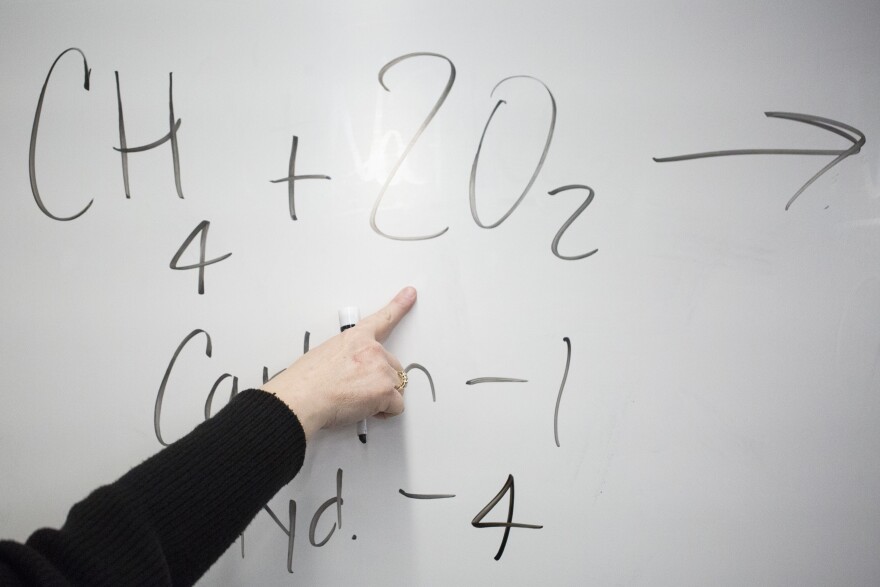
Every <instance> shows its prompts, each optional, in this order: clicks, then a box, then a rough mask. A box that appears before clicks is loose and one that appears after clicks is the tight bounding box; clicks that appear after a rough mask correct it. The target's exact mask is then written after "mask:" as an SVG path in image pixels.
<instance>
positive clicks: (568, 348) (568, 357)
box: [553, 336, 571, 446]
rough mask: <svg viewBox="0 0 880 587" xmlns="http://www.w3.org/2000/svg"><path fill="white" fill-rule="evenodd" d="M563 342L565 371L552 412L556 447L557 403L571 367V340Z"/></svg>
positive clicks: (560, 399)
mask: <svg viewBox="0 0 880 587" xmlns="http://www.w3.org/2000/svg"><path fill="white" fill-rule="evenodd" d="M562 340H563V342H565V348H566V353H565V371H564V372H563V373H562V383H560V384H559V393H558V394H556V409H555V410H553V438H554V439H555V440H556V446H559V402H560V401H562V390H563V389H565V380H566V379H568V367H569V365H571V340H570V339H569V338H568V337H567V336H565V337H563V338H562Z"/></svg>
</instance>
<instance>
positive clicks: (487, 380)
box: [464, 377, 529, 385]
mask: <svg viewBox="0 0 880 587" xmlns="http://www.w3.org/2000/svg"><path fill="white" fill-rule="evenodd" d="M528 382H529V380H528V379H514V378H513V377H477V378H476V379H468V380H467V381H465V382H464V384H465V385H477V384H478V383H528Z"/></svg>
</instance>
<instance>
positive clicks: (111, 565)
mask: <svg viewBox="0 0 880 587" xmlns="http://www.w3.org/2000/svg"><path fill="white" fill-rule="evenodd" d="M305 448H306V440H305V435H304V433H303V429H302V426H301V425H300V423H299V421H298V420H297V418H296V416H294V415H293V412H291V411H290V409H288V407H287V406H286V405H285V404H284V403H283V402H282V401H281V400H279V399H278V398H276V397H274V396H272V395H269V394H268V393H264V392H262V391H258V390H253V389H251V390H248V391H245V392H242V393H240V394H238V395H237V396H236V397H235V398H234V399H233V400H232V401H231V402H230V403H229V404H228V405H227V406H226V407H225V408H223V409H222V410H221V411H220V412H218V413H217V414H216V415H215V416H214V417H213V418H211V419H210V420H208V421H206V422H204V423H202V424H200V425H199V426H198V427H196V429H195V430H193V431H192V432H191V433H189V434H188V435H187V436H185V437H183V438H182V439H180V440H178V441H177V442H175V443H174V444H172V445H171V446H169V447H168V448H166V449H164V450H163V451H161V452H159V453H158V454H156V455H155V456H153V457H151V458H150V459H148V460H147V461H145V462H144V463H142V464H141V465H139V466H137V467H135V468H134V469H132V470H131V471H129V472H128V473H126V474H125V475H124V476H122V478H120V479H119V480H118V481H116V482H115V483H113V484H111V485H107V486H104V487H101V488H99V489H97V490H95V491H94V492H93V493H92V494H91V495H89V497H87V498H86V499H84V500H83V501H81V502H79V503H78V504H76V505H75V506H73V508H72V509H71V510H70V513H69V514H68V516H67V521H66V522H65V524H64V527H62V528H61V529H60V530H52V529H48V528H45V529H42V530H38V531H37V532H35V533H34V534H33V535H32V536H31V537H30V538H29V539H28V541H27V543H26V544H19V543H16V542H11V541H0V585H2V586H3V587H6V586H18V585H64V586H67V585H90V586H91V585H96V586H97V585H114V586H117V585H150V586H156V585H192V584H193V583H195V582H196V581H197V580H198V579H199V577H201V576H202V575H203V574H204V573H205V571H207V570H208V568H209V567H210V566H211V565H212V564H213V563H214V561H216V560H217V559H218V558H219V557H220V555H221V554H223V552H224V551H225V550H226V549H227V548H228V547H229V546H230V545H231V544H232V543H233V542H234V541H235V538H236V537H237V536H238V535H239V534H240V533H241V532H242V531H243V530H244V529H245V527H246V526H247V525H248V524H249V523H250V521H251V520H252V519H253V518H254V516H256V515H257V513H258V512H259V510H260V508H261V507H262V506H263V505H264V504H265V503H266V502H268V501H269V499H271V498H272V496H273V495H275V493H277V492H278V491H279V490H280V489H281V488H282V487H283V486H284V485H286V484H287V483H288V482H289V481H290V480H291V479H293V476H294V475H296V473H297V472H298V471H299V469H300V467H301V466H302V463H303V458H304V456H305Z"/></svg>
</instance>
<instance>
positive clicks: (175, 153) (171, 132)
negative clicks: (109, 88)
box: [113, 71, 183, 198]
mask: <svg viewBox="0 0 880 587" xmlns="http://www.w3.org/2000/svg"><path fill="white" fill-rule="evenodd" d="M114 74H115V75H116V106H117V109H118V111H119V148H117V147H113V150H114V151H118V152H119V153H121V154H122V182H123V184H124V186H125V197H126V198H131V190H130V189H129V185H128V154H129V153H140V152H143V151H149V150H150V149H155V148H156V147H158V146H160V145H162V144H164V143H166V142H168V141H170V142H171V161H172V164H173V165H174V187H175V188H176V189H177V195H178V197H180V198H183V188H182V187H181V182H180V149H179V147H178V144H177V130H178V129H179V128H180V123H181V121H180V119H175V118H174V83H173V82H174V79H173V75H172V73H170V72H169V73H168V134H166V135H165V136H163V137H162V138H161V139H159V140H156V141H153V142H152V143H149V144H147V145H143V146H141V147H129V146H128V143H127V141H126V138H125V116H123V114H122V92H121V91H120V89H119V72H118V71H115V72H114Z"/></svg>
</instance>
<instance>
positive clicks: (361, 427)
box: [339, 306, 367, 444]
mask: <svg viewBox="0 0 880 587" xmlns="http://www.w3.org/2000/svg"><path fill="white" fill-rule="evenodd" d="M360 319H361V315H360V312H358V309H357V308H355V307H354V306H348V307H347V308H342V309H341V310H339V332H345V331H346V330H348V329H349V328H351V327H352V326H354V325H355V324H357V322H358V320H360ZM358 438H360V440H361V442H363V443H364V444H366V443H367V421H366V420H361V421H360V422H358Z"/></svg>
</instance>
